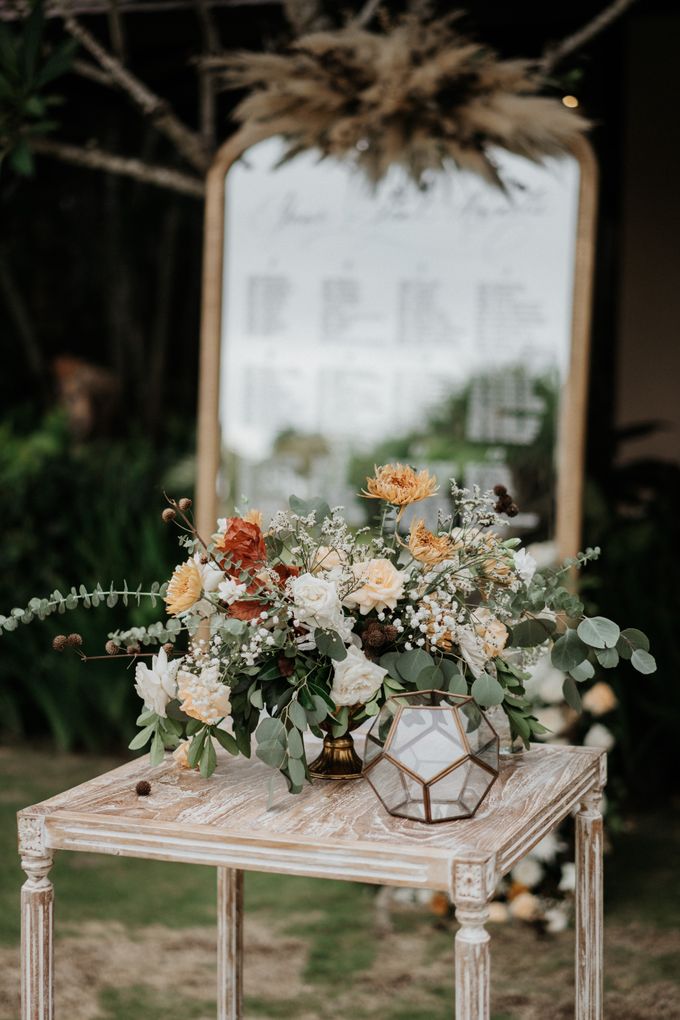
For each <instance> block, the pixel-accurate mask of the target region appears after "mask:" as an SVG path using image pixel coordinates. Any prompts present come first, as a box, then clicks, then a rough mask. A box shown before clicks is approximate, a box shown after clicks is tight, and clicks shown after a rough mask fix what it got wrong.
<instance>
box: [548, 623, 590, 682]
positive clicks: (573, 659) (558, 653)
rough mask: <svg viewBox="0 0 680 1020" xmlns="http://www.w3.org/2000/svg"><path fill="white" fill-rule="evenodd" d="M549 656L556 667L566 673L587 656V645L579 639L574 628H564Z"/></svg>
mask: <svg viewBox="0 0 680 1020" xmlns="http://www.w3.org/2000/svg"><path fill="white" fill-rule="evenodd" d="M550 658H551V661H552V664H553V666H555V668H556V669H561V670H562V671H563V672H564V673H568V672H569V671H570V670H571V669H573V668H574V666H578V665H579V663H581V662H583V660H584V659H587V658H588V645H586V644H584V642H583V641H581V638H580V637H579V636H578V634H577V633H576V631H575V630H571V629H569V630H566V631H565V632H564V634H563V635H562V636H561V637H559V638H558V639H557V641H556V642H555V644H554V645H553V648H552V653H551V656H550Z"/></svg>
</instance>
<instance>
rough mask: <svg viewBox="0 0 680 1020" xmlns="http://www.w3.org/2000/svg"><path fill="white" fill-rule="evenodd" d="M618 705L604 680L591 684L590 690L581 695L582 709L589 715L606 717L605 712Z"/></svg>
mask: <svg viewBox="0 0 680 1020" xmlns="http://www.w3.org/2000/svg"><path fill="white" fill-rule="evenodd" d="M618 703H619V702H618V699H617V697H616V695H615V694H614V691H613V690H612V688H611V687H610V686H609V684H607V683H605V682H604V680H600V681H599V682H598V683H596V684H593V686H592V687H591V688H590V690H589V691H586V693H585V694H584V695H583V707H584V708H585V710H586V712H590V714H591V715H606V714H607V712H611V711H612V710H613V709H615V708H616V706H617V705H618Z"/></svg>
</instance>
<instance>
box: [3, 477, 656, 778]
mask: <svg viewBox="0 0 680 1020" xmlns="http://www.w3.org/2000/svg"><path fill="white" fill-rule="evenodd" d="M437 491H438V484H437V480H436V478H435V477H433V476H432V475H430V474H429V473H428V472H427V471H426V470H421V471H416V470H414V469H413V468H411V467H408V466H403V465H401V464H388V465H385V466H383V467H380V468H376V470H375V474H374V476H373V477H371V478H368V479H367V483H366V488H365V490H364V491H363V492H362V496H363V497H364V498H366V499H369V500H372V501H374V502H375V503H376V505H377V507H378V508H379V510H380V513H379V515H378V518H377V523H376V526H375V527H373V528H363V529H360V530H352V529H351V528H350V527H349V526H348V524H347V522H346V521H345V519H344V517H343V513H342V508H341V507H334V508H331V507H329V506H328V505H327V504H326V503H324V502H323V501H322V500H321V499H312V500H302V499H298V498H296V497H294V496H293V497H291V499H290V505H289V509H288V510H282V511H280V512H278V513H276V514H275V515H274V517H273V518H272V520H271V521H270V522H269V524H268V526H267V527H263V522H262V520H261V516H260V514H259V513H258V512H257V511H252V510H251V511H249V512H247V513H236V514H235V515H234V516H232V517H228V518H224V519H222V520H220V521H219V522H218V526H217V531H216V533H215V534H214V535H212V536H211V537H210V538H209V539H207V540H206V539H204V538H203V537H202V536H200V535H199V534H198V532H197V531H196V528H195V525H194V523H193V518H192V513H191V501H190V500H189V499H181V500H179V501H175V500H169V506H168V507H167V508H166V509H165V510H164V511H163V519H164V520H165V521H166V522H175V523H176V524H177V525H179V527H180V529H181V531H182V534H181V535H180V539H179V541H180V545H181V546H182V547H183V549H184V552H185V558H184V559H183V561H182V563H180V564H179V565H178V566H177V567H176V568H175V570H174V573H173V575H172V577H171V578H170V580H169V582H168V583H167V585H164V586H162V587H161V586H160V585H157V584H156V585H153V586H152V587H151V589H150V590H149V591H148V592H142V590H141V588H139V589H137V590H136V591H135V592H131V591H130V590H129V589H128V587H127V585H124V587H123V590H122V591H120V592H118V591H114V590H113V587H112V588H111V589H110V590H109V591H108V592H107V591H106V590H104V589H102V588H101V587H100V586H97V588H95V589H94V591H87V590H86V589H85V588H84V587H81V588H80V590H78V591H77V590H76V589H75V588H73V589H72V590H71V592H70V594H69V595H66V596H64V595H62V594H61V593H60V592H54V593H53V595H52V597H51V598H50V599H39V598H35V599H32V600H31V602H30V603H29V605H28V607H27V608H26V609H14V610H12V613H11V615H10V616H9V617H0V627H1V628H3V629H4V630H13V629H15V628H16V626H17V625H18V623H19V622H24V623H27V622H30V620H31V619H33V617H34V616H37V617H40V618H44V617H45V616H47V615H49V614H50V613H52V612H55V611H59V612H65V611H66V610H67V609H71V608H75V606H77V605H79V604H83V605H85V606H89V605H98V604H99V603H101V602H105V603H106V604H107V605H109V606H112V605H114V604H115V602H116V601H117V599H118V598H119V597H122V598H123V600H124V601H125V603H126V604H127V602H128V600H129V599H130V598H133V599H136V600H137V601H139V600H140V599H141V598H142V597H148V598H151V599H152V600H154V601H155V600H156V599H157V598H159V597H162V598H164V600H165V607H166V611H167V614H168V619H167V621H166V622H165V623H162V622H160V621H159V622H157V623H155V624H153V625H152V626H150V627H148V628H132V629H130V630H127V631H118V632H115V633H112V634H111V635H110V636H109V641H108V642H107V646H106V652H107V654H108V655H112V656H117V655H122V654H128V655H132V656H134V657H135V659H137V660H138V661H137V662H136V670H135V683H136V689H137V692H138V694H139V696H140V698H141V699H142V702H143V711H142V712H141V714H140V716H139V718H138V720H137V723H138V725H139V727H140V731H139V733H138V734H137V735H136V736H135V738H134V739H133V740H132V742H131V744H130V747H131V748H132V749H137V748H141V747H143V746H145V745H147V744H149V743H150V744H151V761H152V763H154V764H157V763H159V762H160V761H161V760H162V758H163V755H164V751H165V750H166V749H171V750H172V751H173V752H174V756H175V759H176V760H177V762H178V764H179V765H180V766H181V767H187V768H195V767H198V768H199V769H200V771H201V774H202V775H203V776H206V777H207V776H209V775H210V774H211V773H212V772H213V770H214V768H215V765H216V751H215V741H217V742H218V743H219V744H221V745H222V746H223V747H224V748H226V750H227V751H229V752H230V753H232V754H234V755H236V754H243V755H246V756H250V754H251V745H252V743H253V741H252V737H253V734H254V736H255V745H256V754H257V756H258V757H259V758H261V759H262V760H263V761H264V762H266V763H267V764H268V765H270V766H271V767H272V768H274V769H279V770H280V771H281V772H282V773H283V774H284V775H285V777H286V779H287V781H288V785H289V789H290V790H291V791H292V792H298V791H300V790H301V789H302V786H303V784H304V782H305V780H306V779H308V778H309V766H308V764H307V761H306V757H305V748H304V742H303V736H304V734H305V732H306V731H307V730H310V731H311V732H312V733H314V734H315V735H317V736H322V735H324V734H332V735H333V736H342V735H344V734H346V733H348V732H349V731H351V730H352V729H353V728H355V727H356V726H358V725H359V724H360V723H361V722H363V721H364V720H366V719H368V718H370V717H371V716H374V715H376V714H377V713H378V711H379V710H380V707H381V705H382V704H383V703H384V702H385V700H386V698H388V697H389V696H390V694H391V693H393V692H395V691H403V690H427V689H440V690H447V691H450V692H452V693H454V694H458V695H471V696H472V697H473V698H474V699H475V701H476V702H477V703H478V704H479V705H480V706H481V707H482V708H490V707H491V706H500V707H501V709H502V711H503V712H504V713H505V714H506V716H507V719H508V722H509V726H510V730H511V733H512V735H513V736H514V737H518V738H520V739H521V740H522V741H523V742H524V743H525V744H526V745H528V744H529V742H530V740H531V739H532V738H533V737H535V736H536V735H540V734H545V733H547V732H548V730H547V727H545V726H544V725H542V724H541V723H540V722H539V720H538V718H537V717H536V715H535V714H534V712H533V710H532V706H531V702H530V700H529V698H528V696H527V693H526V685H527V681H528V680H529V677H530V673H529V672H528V669H530V667H531V665H532V663H534V662H536V661H537V660H538V659H539V657H540V656H542V655H544V654H545V652H546V649H549V653H550V657H551V661H552V664H553V665H554V666H555V667H556V668H557V669H558V670H561V671H563V672H564V674H566V677H565V679H564V696H565V698H566V700H567V702H568V704H569V705H570V706H572V708H575V709H577V708H579V707H580V704H581V699H580V695H579V691H578V685H580V684H582V683H584V682H585V681H589V680H590V679H591V678H593V677H594V675H595V672H596V669H597V668H598V667H601V668H603V669H611V668H613V667H614V666H616V665H617V663H618V661H619V658H620V657H622V658H625V659H630V660H631V663H632V665H633V666H634V668H636V669H637V670H638V671H639V672H641V673H651V672H653V671H654V670H655V668H656V665H655V662H654V659H653V657H652V656H651V655H650V653H649V642H648V640H647V638H646V637H645V635H644V634H642V633H641V632H640V631H638V630H635V629H629V630H620V628H619V627H618V625H617V624H615V623H613V622H612V621H611V620H608V619H605V618H604V617H599V616H596V617H592V618H589V617H587V616H586V615H585V614H584V607H583V605H582V603H581V601H580V600H579V598H578V597H577V595H575V594H574V592H573V590H572V589H571V587H570V586H569V585H568V584H566V583H565V581H566V582H568V581H569V578H570V575H571V573H572V571H573V569H574V568H576V567H580V566H583V565H584V564H585V563H587V562H588V561H589V560H592V559H595V558H596V557H597V555H598V554H599V550H598V549H588V550H586V552H585V553H582V554H580V555H579V556H578V557H576V558H575V559H573V560H569V561H567V562H566V563H565V564H564V565H563V566H562V567H561V568H560V569H559V570H540V571H539V570H537V569H536V564H535V562H534V561H533V560H532V557H531V556H530V554H529V553H528V552H527V551H526V550H525V549H522V548H521V547H520V540H519V539H517V538H506V537H504V528H505V527H507V525H508V523H509V520H508V518H510V517H512V516H514V515H515V514H516V513H517V508H516V506H515V504H514V503H513V501H512V498H511V497H510V495H509V494H508V493H507V491H506V490H505V488H504V487H503V486H497V487H496V489H495V490H494V491H493V492H487V493H480V492H479V491H478V490H473V491H469V490H466V489H461V488H459V487H458V486H457V485H456V483H455V482H452V483H451V487H450V506H451V512H450V513H443V512H441V511H440V512H439V514H438V520H437V525H436V527H435V529H434V530H430V529H429V528H428V527H427V526H426V524H425V522H424V520H423V519H422V518H417V517H416V518H414V519H413V521H412V523H411V525H410V528H409V529H408V531H406V530H405V529H404V527H403V514H404V511H405V509H406V508H407V507H410V506H412V505H413V504H417V503H419V502H420V501H422V500H424V499H427V498H428V497H430V496H433V495H435V493H437ZM183 638H186V639H187V647H186V650H183V651H179V650H178V643H179V642H180V641H181V640H182V639H183ZM53 643H54V646H55V648H57V649H58V650H62V649H64V648H67V647H71V646H72V647H74V648H75V649H76V650H77V651H78V653H79V654H80V655H81V656H82V657H83V658H88V657H87V656H85V655H84V653H83V652H82V650H81V649H80V648H79V644H80V640H79V638H78V635H70V636H66V635H61V636H59V637H57V638H55V640H54V642H53ZM142 645H147V646H149V645H151V646H154V645H155V646H159V645H160V646H161V647H160V648H159V649H158V650H157V651H156V652H153V653H147V658H148V659H149V660H150V661H148V662H147V661H145V660H144V658H143V656H142V652H141V646H142Z"/></svg>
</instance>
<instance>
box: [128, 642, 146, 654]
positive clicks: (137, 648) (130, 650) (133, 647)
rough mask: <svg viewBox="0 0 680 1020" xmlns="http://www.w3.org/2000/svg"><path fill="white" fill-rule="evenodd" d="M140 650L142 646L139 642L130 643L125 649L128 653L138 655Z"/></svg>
mask: <svg viewBox="0 0 680 1020" xmlns="http://www.w3.org/2000/svg"><path fill="white" fill-rule="evenodd" d="M141 650H142V646H141V645H140V644H136V643H135V644H132V645H128V646H127V648H126V649H125V651H126V652H127V653H128V655H139V653H140V652H141Z"/></svg>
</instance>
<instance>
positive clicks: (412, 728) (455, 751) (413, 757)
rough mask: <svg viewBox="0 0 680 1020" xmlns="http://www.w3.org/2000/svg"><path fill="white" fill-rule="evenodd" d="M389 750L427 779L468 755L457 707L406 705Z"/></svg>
mask: <svg viewBox="0 0 680 1020" xmlns="http://www.w3.org/2000/svg"><path fill="white" fill-rule="evenodd" d="M385 750H386V751H387V752H388V753H389V754H390V755H391V757H392V758H395V759H396V760H397V761H400V762H401V763H402V764H403V765H405V766H406V767H407V768H408V769H410V770H411V771H412V772H415V773H416V774H417V775H418V776H420V777H421V779H424V780H425V781H427V780H429V779H432V778H433V777H434V776H436V775H437V774H438V773H439V772H443V770H444V769H445V768H447V767H448V766H449V765H453V763H454V762H455V761H458V759H460V758H462V757H464V756H465V755H466V754H467V748H466V747H465V745H464V743H463V739H462V736H461V733H460V730H459V728H458V725H457V724H456V720H455V718H454V713H453V710H451V711H449V710H448V709H441V708H405V709H404V710H403V712H402V713H401V715H400V716H399V720H398V722H397V724H396V728H395V730H394V733H393V735H392V737H391V738H390V741H389V743H388V744H387V745H386V747H385Z"/></svg>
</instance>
